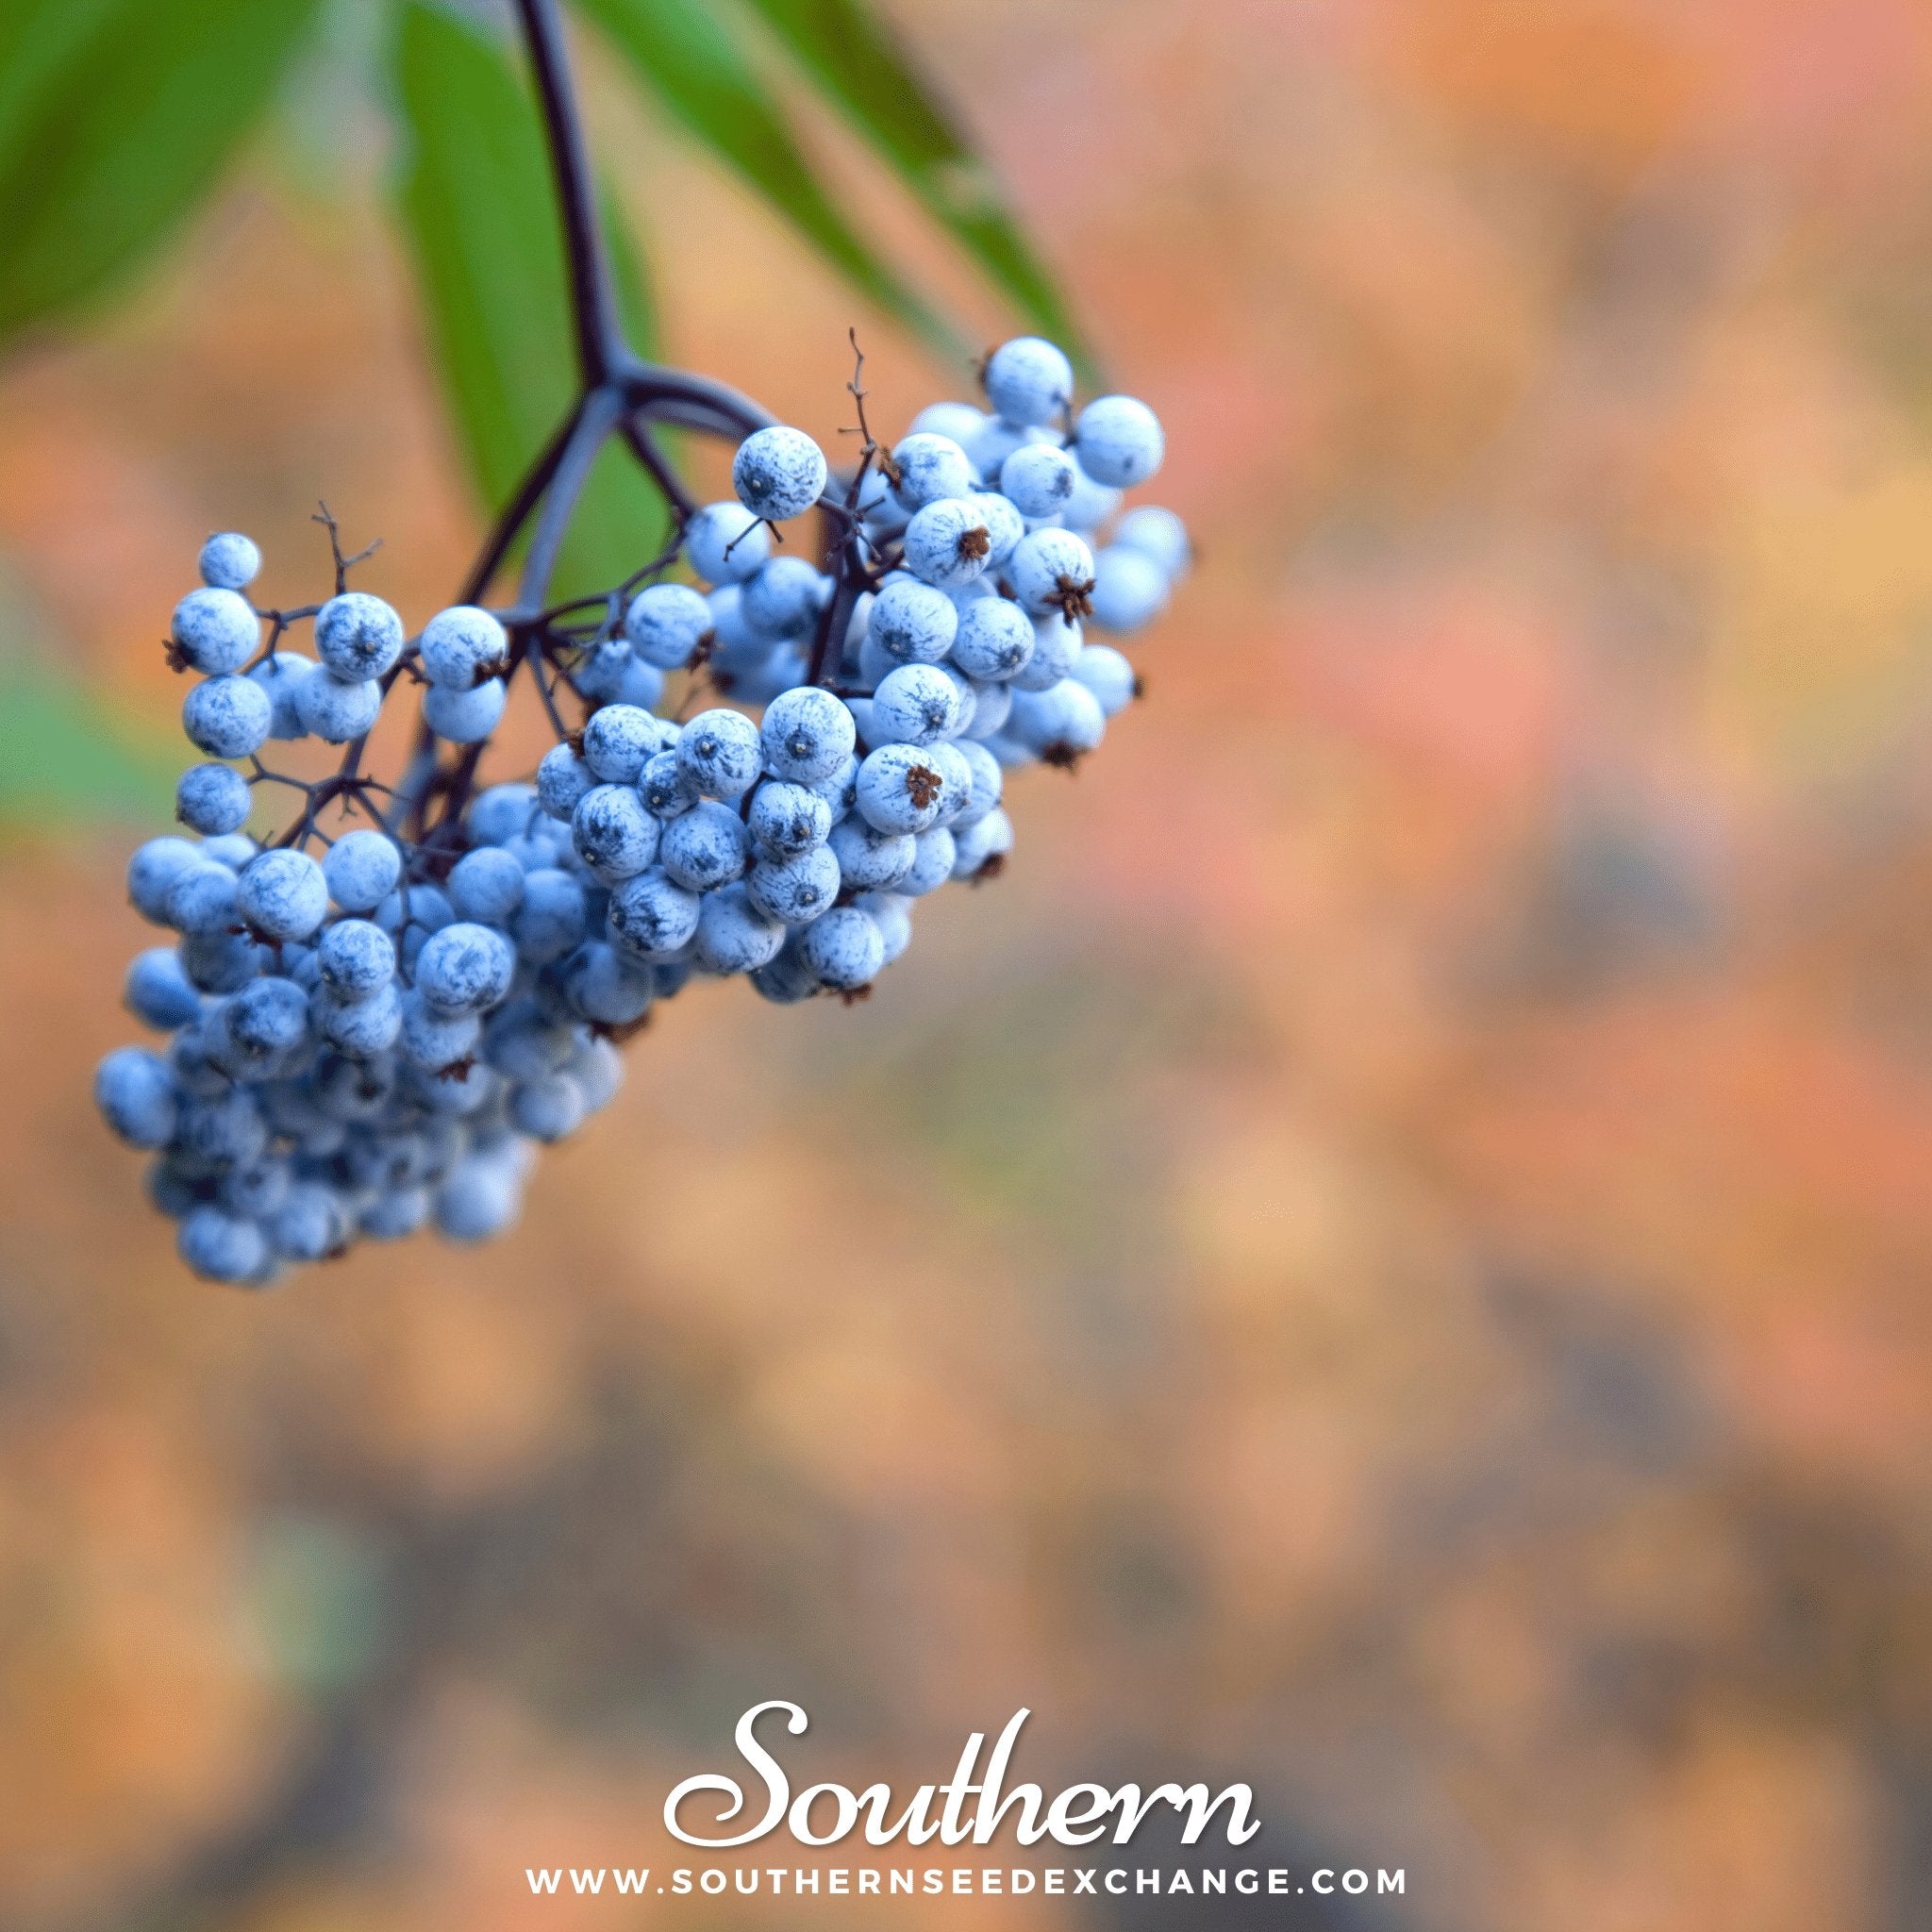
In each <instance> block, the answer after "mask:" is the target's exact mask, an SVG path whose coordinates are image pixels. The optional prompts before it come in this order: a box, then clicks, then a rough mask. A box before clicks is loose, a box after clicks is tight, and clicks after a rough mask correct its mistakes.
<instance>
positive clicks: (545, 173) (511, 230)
mask: <svg viewBox="0 0 1932 1932" xmlns="http://www.w3.org/2000/svg"><path fill="white" fill-rule="evenodd" d="M393 52H394V81H395V93H396V100H397V104H398V106H399V107H400V108H401V111H402V117H403V123H404V129H405V151H404V154H403V156H402V159H401V165H400V169H399V174H398V180H397V201H398V206H399V208H400V210H401V214H402V220H403V227H404V230H405V233H406V234H407V236H408V242H409V247H410V252H411V255H412V257H413V259H414V262H415V268H416V278H417V282H418V285H419V287H420V289H421V291H422V296H423V306H424V309H425V316H426V320H427V326H428V334H429V339H430V342H431V346H432V348H433V350H434V352H435V358H436V361H437V365H438V367H439V369H440V371H441V376H442V384H443V389H444V391H445V393H446V395H447V397H448V401H449V407H450V413H451V415H452V417H453V418H454V419H455V423H456V426H457V431H458V439H459V441H460V442H461V444H462V448H463V452H464V455H465V456H466V457H467V458H468V461H469V468H470V473H471V475H472V477H473V479H474V480H475V485H476V488H477V491H478V492H479V494H480V495H481V497H482V500H483V503H484V505H485V507H486V508H487V509H489V510H491V511H494V510H495V509H497V508H499V507H500V506H501V505H502V504H503V503H504V502H505V501H506V499H507V498H508V496H509V495H510V493H511V491H513V490H514V489H515V487H516V484H517V482H518V479H519V478H520V477H521V476H522V475H524V473H525V470H526V469H527V468H528V467H529V464H530V462H531V460H532V459H533V458H535V456H536V455H537V453H538V451H539V450H540V449H541V448H542V446H543V444H544V443H545V442H546V441H548V440H549V438H550V436H551V434H552V433H553V432H554V431H555V429H556V427H557V425H558V422H559V421H560V420H561V419H562V417H563V414H564V411H565V410H566V409H567V408H569V406H570V402H571V399H572V397H573V396H574V395H575V392H576V386H577V383H576V371H575V351H574V348H573V336H572V331H571V322H570V304H569V294H568V288H567V282H566V277H565V269H564V256H563V244H562V241H561V239H560V236H559V232H558V219H557V209H556V205H555V201H554V199H553V194H552V188H551V176H550V164H549V159H548V157H547V155H546V153H545V150H544V146H543V138H542V130H541V125H540V123H539V120H538V116H537V108H536V104H535V102H534V100H533V98H532V96H531V94H530V92H529V90H528V89H527V88H526V87H525V84H524V81H523V78H522V76H521V75H519V74H518V73H517V72H516V70H515V69H514V68H512V67H511V65H510V64H509V62H508V59H507V58H505V56H504V54H503V52H502V51H501V50H500V49H499V48H498V46H497V45H496V44H495V42H492V41H491V40H489V39H488V38H486V37H485V36H484V35H483V34H481V33H479V32H478V31H477V30H476V29H475V28H474V27H472V26H470V25H466V24H465V23H464V22H462V21H460V20H458V19H457V18H455V17H454V16H453V15H451V14H448V13H444V12H442V11H441V10H440V9H439V8H434V7H431V6H427V5H424V4H422V0H408V4H407V5H406V6H404V7H403V8H402V9H401V12H400V17H399V20H398V23H397V31H396V34H395V38H394V42H393ZM603 203H604V215H605V220H606V223H607V225H608V232H610V233H611V234H612V235H613V237H614V238H616V239H615V242H614V245H613V248H612V264H611V267H612V276H613V279H614V280H615V282H616V283H617V287H618V304H619V308H620V310H621V312H622V313H623V314H624V316H625V321H626V324H627V325H629V326H630V327H632V328H634V329H636V330H637V331H639V335H638V336H637V337H634V338H633V343H634V346H636V347H637V348H639V349H640V350H641V352H643V353H646V354H648V353H649V351H650V342H649V340H648V337H647V334H646V332H647V331H648V329H649V326H650V308H649V304H648V301H647V299H646V296H645V294H644V288H643V280H642V275H641V271H640V268H639V262H640V255H639V251H638V248H637V244H636V242H635V240H634V239H633V238H632V237H631V236H630V234H629V232H628V230H627V229H625V226H624V225H623V223H622V221H621V220H620V218H619V214H618V209H617V208H616V206H615V203H614V202H613V200H612V199H611V197H610V196H609V195H608V194H607V195H605V196H604V197H603ZM664 528H665V513H664V507H663V505H662V504H661V503H660V502H659V501H658V496H657V494H656V492H655V491H653V490H652V488H651V487H650V485H649V484H648V483H647V482H646V481H645V480H644V479H643V477H642V476H641V475H639V474H638V472H637V470H636V469H635V467H634V466H633V465H632V463H631V462H630V460H629V458H628V457H627V455H626V454H625V452H624V451H623V450H622V449H621V448H619V447H618V446H616V445H614V444H613V445H609V446H607V447H606V449H605V450H604V452H603V454H602V456H600V458H598V461H597V465H596V468H595V469H594V471H593V472H592V474H591V481H590V484H589V485H588V486H587V488H586V489H585V491H584V494H583V498H582V500H581V502H580V503H579V505H578V508H577V512H576V515H575V519H574V521H573V523H572V525H571V531H570V536H569V538H568V539H567V540H566V542H565V545H564V548H563V552H562V555H561V557H560V558H559V561H558V572H557V577H556V582H555V585H554V589H555V590H556V591H558V593H559V594H561V595H564V596H575V595H578V594H581V593H584V592H588V591H594V590H597V589H601V588H602V587H604V586H605V585H608V584H611V583H614V582H616V581H617V580H618V579H619V578H620V577H622V576H624V575H626V574H627V573H628V572H629V571H631V570H633V569H635V568H636V567H637V565H638V564H640V563H641V562H642V561H643V560H644V559H645V558H648V557H650V556H651V555H653V554H654V552H655V551H656V550H657V549H658V545H659V544H660V543H661V541H662V535H663V531H664Z"/></svg>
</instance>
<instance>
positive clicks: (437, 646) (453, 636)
mask: <svg viewBox="0 0 1932 1932" xmlns="http://www.w3.org/2000/svg"><path fill="white" fill-rule="evenodd" d="M417 648H418V649H419V650H420V651H421V653H422V658H423V671H424V675H425V676H427V677H428V678H430V679H431V680H432V681H434V682H435V683H437V684H441V685H448V686H449V687H450V688H451V689H452V690H453V691H468V690H469V689H470V688H471V687H472V686H473V685H477V684H481V683H482V682H483V680H484V679H485V678H486V677H491V676H494V675H496V674H497V673H498V672H499V671H501V670H502V668H503V663H504V659H505V658H506V657H507V656H508V652H509V633H508V631H506V630H505V629H504V627H503V625H501V624H499V623H498V622H497V620H496V619H495V618H494V617H492V616H491V614H490V612H489V611H487V610H479V609H478V608H476V607H475V605H474V604H456V605H452V606H451V607H450V608H449V609H447V610H439V611H438V612H437V613H436V615H435V616H434V617H432V618H431V619H430V620H429V622H428V623H427V624H425V625H424V626H423V636H422V638H421V640H420V641H419V642H418V646H417ZM362 675H364V676H372V675H378V674H375V673H371V672H364V673H363V674H362Z"/></svg>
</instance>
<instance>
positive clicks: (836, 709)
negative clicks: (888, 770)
mask: <svg viewBox="0 0 1932 1932" xmlns="http://www.w3.org/2000/svg"><path fill="white" fill-rule="evenodd" d="M857 738H858V729H857V727H856V726H855V725H854V724H853V722H852V713H851V712H850V711H849V710H847V709H846V708H845V707H844V705H843V704H842V703H841V701H840V700H839V699H838V698H836V697H834V696H833V695H832V693H831V692H830V691H822V690H820V689H818V688H817V687H816V686H812V685H801V686H799V687H798V688H796V689H795V690H792V691H782V692H780V693H779V695H778V696H776V697H775V698H774V699H773V700H772V702H771V703H770V704H769V705H767V706H766V707H765V715H764V720H763V723H762V724H760V725H759V727H758V748H759V753H760V755H761V757H762V758H763V759H764V765H765V769H766V771H768V772H770V773H771V774H773V775H774V777H778V778H784V779H789V780H791V782H792V783H794V784H799V785H815V784H818V783H820V782H821V781H822V780H824V779H826V778H829V777H830V776H831V775H832V774H834V773H835V772H837V771H838V770H839V769H840V768H841V766H842V765H843V764H844V762H845V760H846V759H847V758H849V757H850V756H851V754H852V747H853V745H854V743H855V741H857Z"/></svg>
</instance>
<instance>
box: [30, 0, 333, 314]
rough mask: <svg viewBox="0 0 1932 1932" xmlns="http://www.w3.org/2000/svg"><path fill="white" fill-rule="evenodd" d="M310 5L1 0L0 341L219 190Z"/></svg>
mask: <svg viewBox="0 0 1932 1932" xmlns="http://www.w3.org/2000/svg"><path fill="white" fill-rule="evenodd" d="M319 4H320V0H0V237H4V242H0V339H4V338H6V337H7V336H9V335H12V334H14V333H15V332H17V331H18V330H19V329H21V328H23V327H25V325H29V324H31V323H36V322H42V321H46V320H48V319H50V318H52V317H55V316H58V315H59V314H62V313H64V312H65V311H67V310H69V309H72V308H75V307H76V306H78V305H79V304H82V303H84V302H86V301H87V300H88V299H90V298H91V297H92V296H94V295H95V294H97V293H99V292H100V291H102V290H104V289H105V288H107V287H108V285H109V284H110V283H112V282H114V281H115V280H117V279H119V278H120V277H121V276H123V275H125V274H127V273H128V272H129V271H130V270H132V269H133V268H135V267H136V266H137V265H139V263H140V262H141V261H142V259H143V258H145V257H146V256H147V255H149V254H150V253H152V251H153V250H154V249H155V248H156V247H157V246H158V245H159V243H160V242H161V241H162V240H163V239H164V238H165V237H166V236H167V235H168V233H169V232H170V231H171V230H172V229H174V228H175V227H176V226H178V225H179V224H180V223H181V222H182V221H183V220H184V219H185V218H186V217H187V216H188V214H189V213H190V212H191V211H192V209H193V208H194V207H195V206H196V204H197V203H198V202H200V200H201V199H202V197H203V196H204V195H205V194H206V193H207V192H208V190H209V189H210V188H211V187H212V186H213V185H214V182H215V179H216V177H217V176H218V175H219V174H220V172H221V169H222V166H223V164H224V162H225V161H226V160H227V158H229V156H230V155H231V154H232V152H233V151H234V149H235V147H236V144H237V143H238V142H240V141H241V140H242V137H243V136H244V135H245V134H246V133H247V132H248V130H249V128H250V127H251V126H253V125H254V124H255V122H256V120H257V119H258V116H259V115H260V113H261V110H262V109H263V108H265V107H266V106H267V104H268V101H269V99H270V97H271V95H272V94H273V93H274V92H275V87H276V85H277V84H278V83H279V82H280V80H281V78H282V76H283V75H284V74H285V73H286V72H287V71H288V67H289V63H290V60H291V58H292V57H293V56H294V54H295V52H296V50H297V48H298V47H299V46H300V44H301V42H302V40H303V37H304V35H305V34H306V33H307V32H308V28H309V26H310V25H311V24H312V23H313V21H314V18H315V15H316V12H317V9H318V6H319Z"/></svg>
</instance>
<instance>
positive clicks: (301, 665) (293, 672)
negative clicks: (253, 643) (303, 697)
mask: <svg viewBox="0 0 1932 1932" xmlns="http://www.w3.org/2000/svg"><path fill="white" fill-rule="evenodd" d="M314 668H315V659H314V658H308V657H304V656H303V654H302V653H301V652H300V651H282V650H278V651H275V652H274V653H273V654H272V655H270V656H269V657H266V658H263V659H262V660H261V661H260V663H258V664H257V665H254V666H253V667H252V668H251V669H250V671H249V673H248V681H249V682H250V683H251V684H256V685H259V686H260V687H261V689H262V691H265V692H266V693H267V695H268V701H269V724H268V735H269V736H270V737H271V738H275V739H281V740H284V741H286V740H289V739H293V738H300V737H301V736H302V735H303V734H304V733H305V732H306V731H307V730H308V726H307V725H306V724H303V722H302V717H301V713H300V712H299V711H297V710H296V708H295V693H296V691H297V690H298V689H299V688H300V686H301V684H302V680H303V679H304V678H305V677H307V676H308V674H309V673H310V672H311V671H312V670H314Z"/></svg>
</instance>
